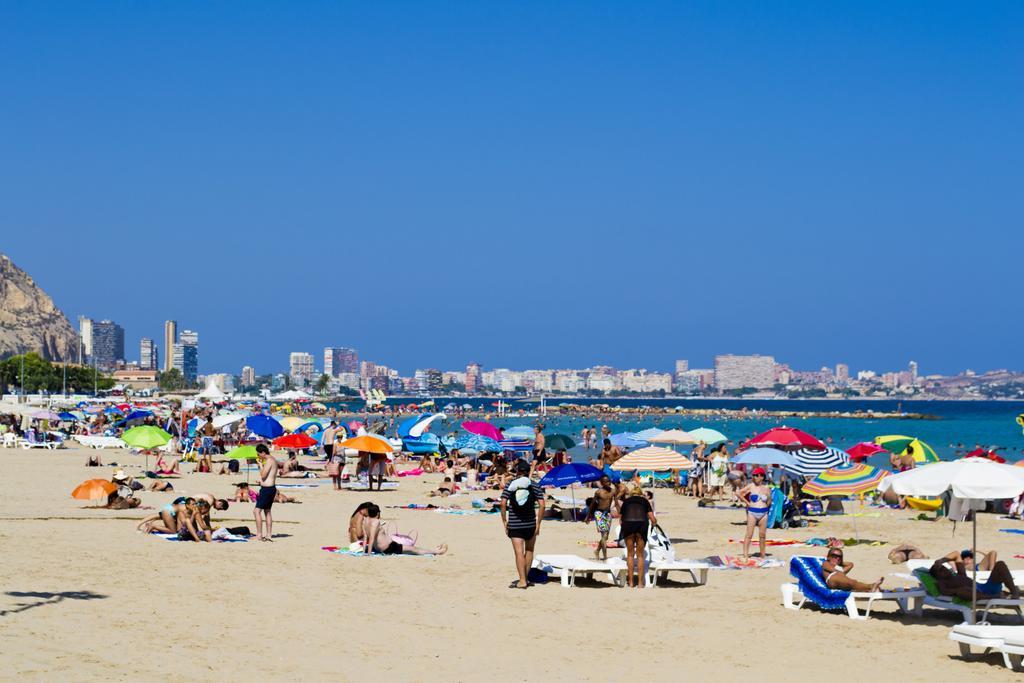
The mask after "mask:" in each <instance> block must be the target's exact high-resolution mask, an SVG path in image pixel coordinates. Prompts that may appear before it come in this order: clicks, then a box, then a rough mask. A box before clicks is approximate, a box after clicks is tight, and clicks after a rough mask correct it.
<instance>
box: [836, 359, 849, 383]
mask: <svg viewBox="0 0 1024 683" xmlns="http://www.w3.org/2000/svg"><path fill="white" fill-rule="evenodd" d="M849 381H850V366H849V365H847V364H846V363H839V364H837V365H836V382H838V383H840V384H845V383H846V382H849Z"/></svg>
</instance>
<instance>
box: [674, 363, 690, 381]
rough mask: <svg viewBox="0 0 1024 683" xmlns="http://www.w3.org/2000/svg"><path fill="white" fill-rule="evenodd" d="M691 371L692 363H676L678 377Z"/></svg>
mask: <svg viewBox="0 0 1024 683" xmlns="http://www.w3.org/2000/svg"><path fill="white" fill-rule="evenodd" d="M689 369H690V361H688V360H677V361H676V376H677V377H678V376H679V375H680V374H682V373H684V372H686V371H687V370H689Z"/></svg>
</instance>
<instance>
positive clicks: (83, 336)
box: [78, 315, 92, 365]
mask: <svg viewBox="0 0 1024 683" xmlns="http://www.w3.org/2000/svg"><path fill="white" fill-rule="evenodd" d="M78 337H79V342H78V363H79V365H85V364H86V363H88V362H89V359H90V358H92V318H86V317H85V316H84V315H80V316H78Z"/></svg>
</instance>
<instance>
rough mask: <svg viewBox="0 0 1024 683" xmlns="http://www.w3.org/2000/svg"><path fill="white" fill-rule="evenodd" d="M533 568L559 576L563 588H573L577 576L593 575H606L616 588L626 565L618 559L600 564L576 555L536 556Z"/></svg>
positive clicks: (598, 561)
mask: <svg viewBox="0 0 1024 683" xmlns="http://www.w3.org/2000/svg"><path fill="white" fill-rule="evenodd" d="M533 566H534V567H537V568H539V569H541V570H543V571H546V572H548V573H549V574H555V575H557V576H559V578H560V579H561V581H562V587H563V588H569V587H571V586H575V585H576V577H577V576H590V577H593V575H594V574H608V575H609V576H610V577H611V580H612V583H614V584H615V585H616V586H618V585H619V574H620V573H621V572H623V571H625V569H626V563H625V562H623V561H622V560H620V559H619V558H610V559H609V560H608V561H607V562H602V561H600V560H588V559H586V558H584V557H580V556H578V555H538V556H537V557H535V558H534V559H533Z"/></svg>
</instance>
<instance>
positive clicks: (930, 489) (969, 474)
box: [878, 458, 1024, 622]
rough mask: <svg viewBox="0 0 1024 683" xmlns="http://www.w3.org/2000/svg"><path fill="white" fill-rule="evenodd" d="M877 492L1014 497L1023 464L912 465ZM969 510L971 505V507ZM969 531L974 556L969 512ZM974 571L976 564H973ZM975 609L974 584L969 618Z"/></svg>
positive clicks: (1023, 482)
mask: <svg viewBox="0 0 1024 683" xmlns="http://www.w3.org/2000/svg"><path fill="white" fill-rule="evenodd" d="M878 489H879V490H880V491H888V490H890V489H891V490H892V491H893V492H895V493H898V494H899V495H901V496H939V495H942V494H943V493H945V492H946V491H949V492H950V493H951V494H952V495H953V496H954V497H955V498H961V499H964V500H968V501H978V500H993V499H996V498H1015V497H1017V496H1019V495H1020V494H1021V493H1022V492H1024V467H1015V466H1013V465H1003V464H1000V463H997V462H993V461H991V460H988V459H987V458H964V459H963V460H954V461H952V462H938V463H933V464H930V465H924V466H922V467H915V468H914V469H912V470H907V471H906V472H900V473H899V474H894V475H892V476H890V477H886V478H885V479H883V480H882V483H881V484H879V485H878ZM972 509H973V506H972ZM971 519H972V521H973V531H972V537H971V551H972V552H974V553H975V555H977V548H978V516H977V513H975V514H973V515H971ZM975 571H977V567H975ZM977 608H978V591H977V585H976V584H973V585H972V590H971V621H972V622H973V621H974V614H975V612H976V611H977Z"/></svg>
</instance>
